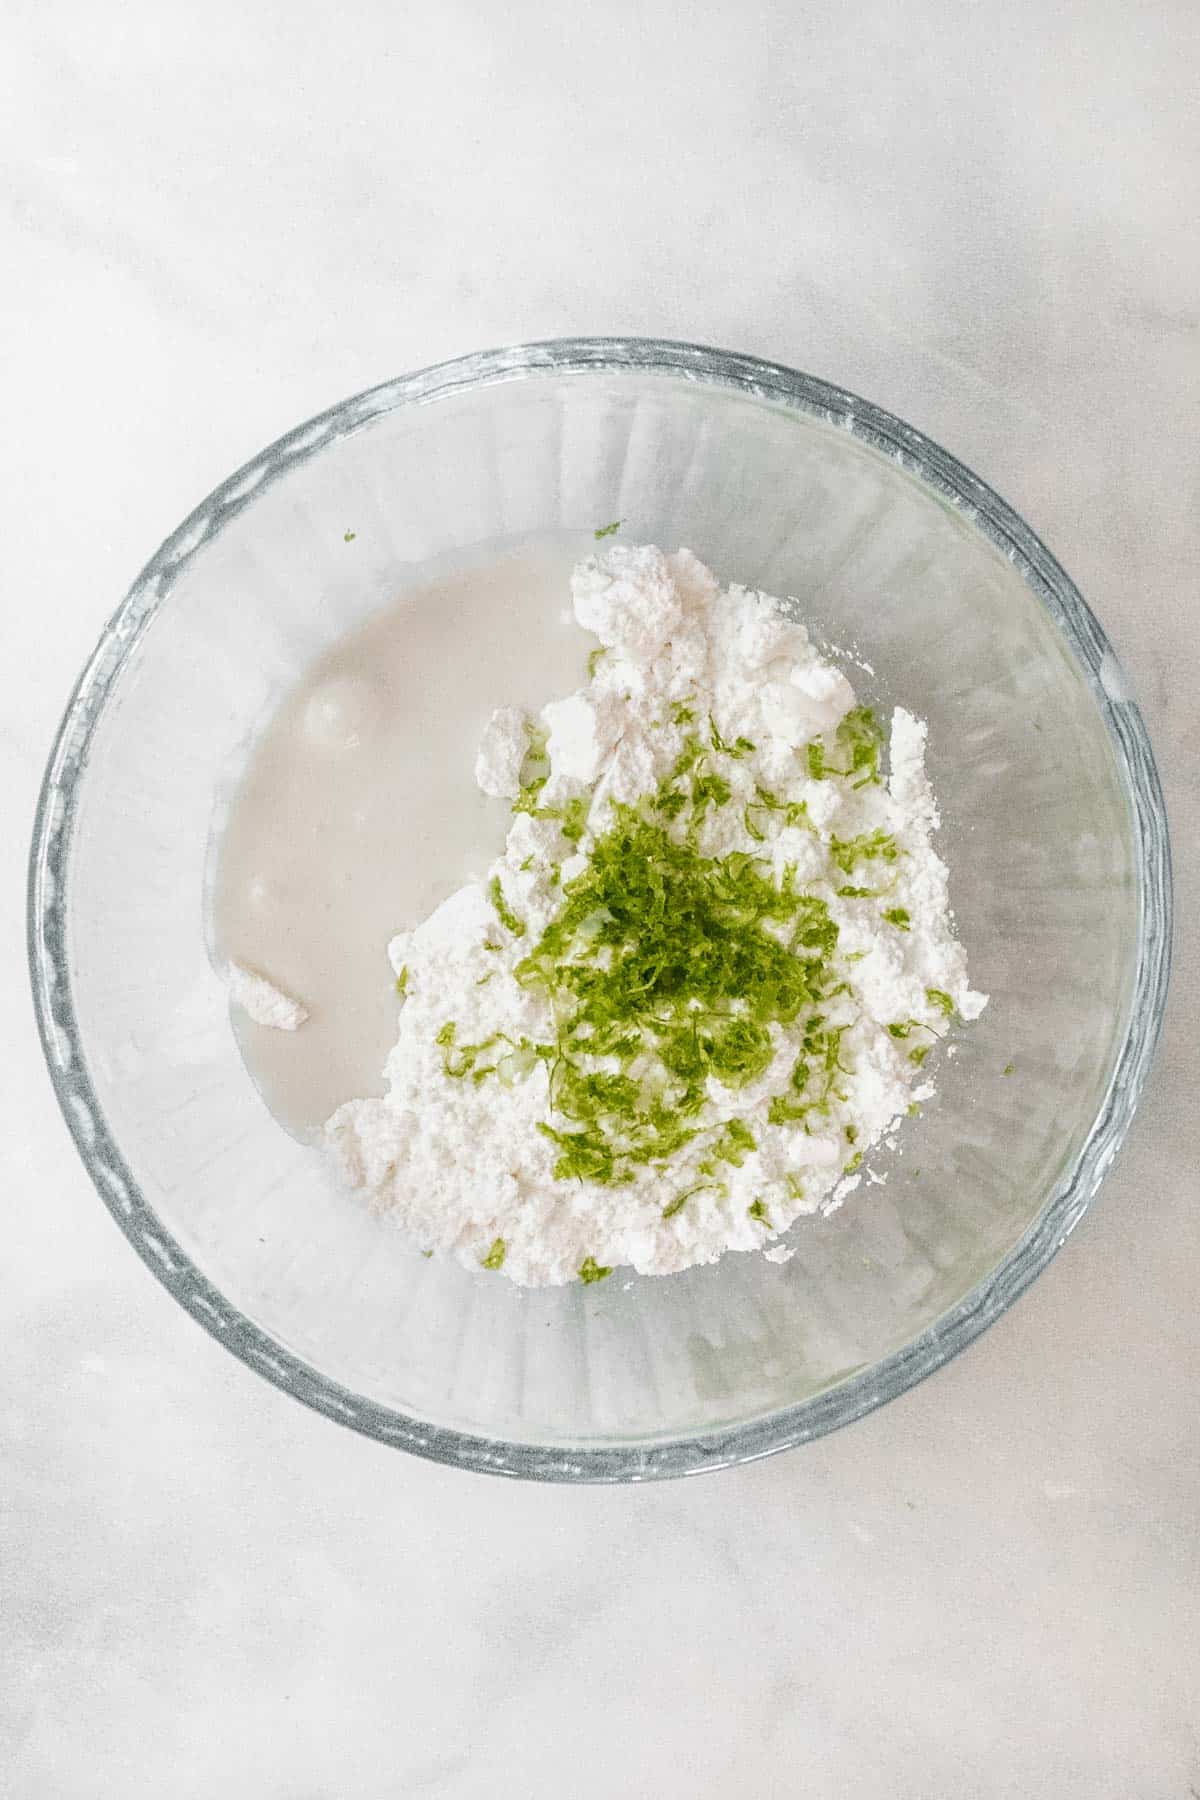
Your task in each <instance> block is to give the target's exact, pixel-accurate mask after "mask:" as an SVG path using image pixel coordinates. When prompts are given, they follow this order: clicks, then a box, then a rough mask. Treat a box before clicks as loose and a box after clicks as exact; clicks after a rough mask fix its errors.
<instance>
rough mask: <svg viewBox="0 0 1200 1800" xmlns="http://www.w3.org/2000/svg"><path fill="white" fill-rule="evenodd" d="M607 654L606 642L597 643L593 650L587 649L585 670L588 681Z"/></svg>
mask: <svg viewBox="0 0 1200 1800" xmlns="http://www.w3.org/2000/svg"><path fill="white" fill-rule="evenodd" d="M607 655H608V646H607V645H606V644H597V645H596V647H595V649H594V650H589V651H588V659H587V672H588V680H589V681H591V680H592V678H593V676H594V675H595V673H596V670H597V669H598V668H599V667H600V664H601V663H602V662H603V661H604V658H605V657H606V656H607Z"/></svg>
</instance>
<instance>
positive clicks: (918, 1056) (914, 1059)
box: [908, 1044, 933, 1069]
mask: <svg viewBox="0 0 1200 1800" xmlns="http://www.w3.org/2000/svg"><path fill="white" fill-rule="evenodd" d="M932 1049H933V1045H932V1044H918V1045H917V1046H916V1047H915V1049H912V1050H910V1051H909V1053H908V1060H909V1062H910V1063H913V1064H915V1065H916V1067H917V1068H918V1069H919V1068H920V1066H921V1064H922V1063H923V1062H924V1061H925V1058H926V1057H927V1056H928V1055H929V1052H930V1051H931V1050H932Z"/></svg>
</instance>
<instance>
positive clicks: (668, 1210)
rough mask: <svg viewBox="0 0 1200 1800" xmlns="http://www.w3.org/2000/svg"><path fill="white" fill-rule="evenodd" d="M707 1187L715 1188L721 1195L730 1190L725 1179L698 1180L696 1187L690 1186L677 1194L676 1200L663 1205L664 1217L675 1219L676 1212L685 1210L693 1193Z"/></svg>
mask: <svg viewBox="0 0 1200 1800" xmlns="http://www.w3.org/2000/svg"><path fill="white" fill-rule="evenodd" d="M705 1188H715V1189H716V1190H717V1192H718V1193H720V1194H721V1195H725V1194H727V1193H728V1192H729V1190H728V1188H727V1187H726V1186H725V1183H724V1182H723V1181H698V1182H697V1183H696V1184H695V1186H694V1187H690V1188H688V1189H687V1190H686V1192H685V1193H682V1194H676V1196H675V1198H674V1200H671V1201H669V1202H668V1204H667V1205H666V1206H664V1207H663V1215H662V1216H663V1218H664V1219H673V1218H674V1217H675V1214H676V1213H680V1212H682V1211H683V1209H684V1207H685V1206H686V1205H687V1202H688V1201H689V1200H690V1199H691V1197H692V1195H693V1194H699V1193H702V1192H703V1191H704V1189H705Z"/></svg>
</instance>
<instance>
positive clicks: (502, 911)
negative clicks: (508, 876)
mask: <svg viewBox="0 0 1200 1800" xmlns="http://www.w3.org/2000/svg"><path fill="white" fill-rule="evenodd" d="M488 898H489V900H490V901H491V903H492V905H493V906H494V907H495V909H496V917H497V918H498V919H499V921H500V923H501V924H502V925H503V926H504V929H505V930H506V931H511V932H512V934H513V936H514V937H516V938H520V937H524V936H525V921H524V919H521V918H518V916H517V914H516V913H515V912H514V911H513V909H512V907H511V906H510V905H509V904H508V901H507V900H506V899H505V898H504V889H503V888H502V887H501V886H500V877H499V876H498V875H493V876H492V879H491V880H490V881H489V882H488Z"/></svg>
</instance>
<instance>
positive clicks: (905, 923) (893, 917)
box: [883, 906, 912, 931]
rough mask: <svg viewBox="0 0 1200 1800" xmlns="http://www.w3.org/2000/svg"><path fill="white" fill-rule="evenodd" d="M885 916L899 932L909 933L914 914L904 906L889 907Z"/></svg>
mask: <svg viewBox="0 0 1200 1800" xmlns="http://www.w3.org/2000/svg"><path fill="white" fill-rule="evenodd" d="M883 916H884V918H885V919H886V920H887V922H888V924H889V925H894V926H895V927H896V930H897V931H907V930H908V929H909V928H910V926H911V925H912V914H911V913H910V912H908V911H907V910H906V908H904V907H903V906H889V907H888V908H887V910H886V911H885V913H884V915H883Z"/></svg>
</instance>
